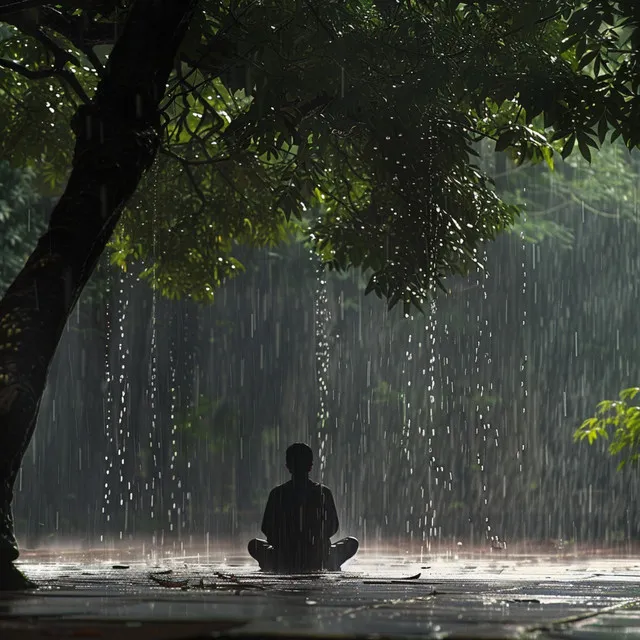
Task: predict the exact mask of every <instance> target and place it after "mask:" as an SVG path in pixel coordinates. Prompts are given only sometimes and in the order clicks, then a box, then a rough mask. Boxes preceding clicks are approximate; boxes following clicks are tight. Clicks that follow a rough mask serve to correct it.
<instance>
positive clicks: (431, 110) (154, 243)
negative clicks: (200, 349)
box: [0, 0, 640, 306]
mask: <svg viewBox="0 0 640 640" xmlns="http://www.w3.org/2000/svg"><path fill="white" fill-rule="evenodd" d="M24 6H25V7H26V8H25V9H24V10H20V7H21V5H20V3H18V4H17V5H11V7H10V8H8V9H2V10H1V11H2V13H1V14H0V18H1V19H2V20H4V21H5V24H6V26H4V27H3V30H2V32H1V33H0V68H2V69H3V70H4V71H3V72H2V75H1V76H0V104H1V105H2V107H3V108H2V116H1V118H0V131H2V133H3V135H2V136H1V140H2V142H0V145H1V146H0V148H1V150H2V151H1V152H2V155H3V157H7V158H10V159H11V160H12V162H14V163H15V164H18V165H22V166H36V165H38V166H39V167H41V168H42V170H43V175H44V176H45V177H46V180H47V181H48V184H49V186H50V187H51V188H52V189H57V188H59V187H60V186H61V185H62V184H63V183H64V181H65V178H66V175H67V170H68V167H69V163H70V157H71V150H72V143H73V137H72V134H71V130H70V128H69V126H68V121H69V119H70V117H71V114H72V113H73V112H74V111H75V109H76V107H77V105H78V104H79V103H82V102H85V101H87V100H88V99H89V98H90V96H91V95H92V92H93V90H94V88H95V86H96V83H97V80H98V79H99V77H100V76H101V74H102V73H103V72H104V65H105V64H108V54H109V51H110V47H111V45H112V44H113V42H114V40H115V38H117V34H118V30H119V28H120V25H121V24H122V22H123V20H124V19H125V18H126V14H127V11H128V6H129V3H119V2H118V3H117V2H112V1H110V0H104V1H102V2H100V3H94V4H92V5H91V8H87V5H86V3H80V2H77V1H76V2H74V1H73V0H67V1H65V2H61V3H55V4H41V3H30V2H28V3H26V4H25V5H24ZM200 7H201V8H200V11H199V13H198V14H197V16H196V18H195V19H194V21H193V23H192V25H191V28H190V31H189V33H188V35H187V37H186V38H185V40H184V42H183V45H182V47H181V50H180V53H179V57H178V59H177V60H176V64H175V72H174V73H173V75H172V77H171V79H170V82H169V86H168V88H167V93H166V96H165V100H164V103H163V116H164V128H163V148H162V153H161V156H160V158H159V159H158V161H157V163H156V166H155V168H154V170H153V171H152V172H150V173H149V174H148V176H147V179H146V182H145V184H144V185H143V187H142V188H141V189H140V190H139V192H138V194H137V196H136V198H135V199H134V201H133V202H130V204H129V207H128V210H127V212H126V214H125V216H124V218H123V220H122V223H121V225H120V226H119V228H118V230H117V232H116V234H115V237H114V239H113V243H112V249H113V253H112V257H113V261H114V262H116V263H117V264H119V265H120V266H122V267H126V265H127V264H128V263H129V262H131V261H132V260H140V261H143V264H144V267H145V271H144V275H145V276H146V277H148V278H149V279H150V281H151V282H152V283H153V284H154V285H156V286H158V287H160V288H161V290H162V291H163V292H164V293H165V294H167V295H170V296H179V295H183V294H187V295H190V296H192V297H193V298H196V299H209V298H211V296H212V295H213V292H214V290H215V288H216V287H217V286H218V285H219V284H220V283H221V282H222V281H223V280H224V279H225V278H227V277H229V276H231V275H233V274H234V273H237V272H238V271H239V270H241V268H242V265H241V264H240V263H239V261H238V260H237V258H236V257H235V250H234V247H235V246H236V245H237V244H238V243H244V244H251V245H257V246H262V245H273V244H276V243H278V242H280V241H282V240H283V239H284V238H286V237H287V235H288V233H289V231H290V229H291V226H292V225H295V226H298V227H301V228H302V229H304V231H305V233H306V234H307V236H308V238H309V239H310V241H311V242H312V244H313V246H314V247H315V248H316V250H317V251H318V252H319V253H320V255H321V256H322V258H323V260H324V261H325V263H326V264H327V265H328V266H329V267H330V268H333V269H337V270H346V269H348V268H350V267H354V266H355V267H362V268H363V269H364V270H366V271H367V272H368V273H369V286H368V287H367V292H369V291H374V292H375V293H376V294H378V295H379V296H381V297H385V298H386V299H387V300H388V302H389V305H390V306H393V305H394V304H396V303H397V302H400V301H403V302H405V303H415V304H419V303H420V300H422V299H423V298H424V297H425V296H426V295H428V294H429V293H430V292H432V291H433V289H434V287H435V286H436V285H440V286H442V280H443V278H445V277H446V276H447V275H450V274H452V273H453V274H455V273H465V272H467V271H468V270H469V269H470V268H471V267H473V266H475V265H478V260H477V249H478V247H479V246H480V245H481V244H482V243H483V242H485V241H487V240H489V239H491V238H493V237H495V235H496V234H497V233H499V232H500V231H501V230H503V229H505V228H507V227H508V226H509V225H510V224H511V223H512V222H513V220H514V216H515V215H516V212H517V210H516V208H515V207H514V206H512V205H510V204H507V203H505V202H503V201H502V200H501V199H500V198H499V197H498V196H497V195H496V192H495V190H494V188H493V185H492V184H491V181H490V180H489V178H488V176H487V175H486V174H485V173H484V172H483V171H482V170H481V169H480V168H479V167H478V163H477V160H476V153H477V152H476V146H477V143H478V142H479V141H481V140H491V141H494V142H495V149H496V150H497V151H508V152H509V153H511V154H512V156H513V158H514V159H515V160H516V161H517V162H518V163H524V162H529V161H533V162H538V161H546V162H547V163H548V164H549V165H550V166H552V165H553V155H554V150H555V151H561V153H562V155H563V156H568V154H569V153H570V152H571V151H572V150H573V148H574V147H576V146H577V148H578V150H579V151H580V153H581V154H582V155H583V156H584V157H585V158H586V159H587V160H589V159H590V158H591V153H592V152H591V150H592V149H595V148H597V147H598V146H599V145H600V144H601V143H602V142H603V141H604V140H605V139H606V138H607V135H609V132H611V138H617V137H621V138H622V139H623V140H624V143H625V144H626V145H627V146H629V147H633V146H635V145H636V144H637V143H638V139H637V136H638V135H640V134H638V131H640V127H639V126H637V119H638V113H640V111H639V110H638V109H639V107H638V98H637V96H636V95H635V94H636V93H637V92H636V88H637V86H638V81H637V76H638V74H637V71H638V54H637V47H636V40H637V39H638V37H640V36H639V35H638V34H640V31H639V30H638V25H639V24H640V17H639V16H638V10H637V8H636V5H635V3H634V2H633V1H632V0H628V1H627V2H612V1H606V0H601V1H598V2H589V3H584V2H578V1H576V0H573V1H572V0H519V1H517V2H516V1H515V0H514V1H507V2H505V1H500V2H498V1H495V2H491V1H488V0H483V1H476V2H466V3H460V2H452V1H451V0H422V1H418V0H406V1H403V2H383V1H373V0H349V1H348V2H338V1H331V0H330V1H327V0H323V1H322V2H320V1H319V0H261V1H256V0H226V1H225V2H217V1H216V2H214V1H213V0H203V1H202V3H201V5H200ZM131 62H132V64H135V61H131Z"/></svg>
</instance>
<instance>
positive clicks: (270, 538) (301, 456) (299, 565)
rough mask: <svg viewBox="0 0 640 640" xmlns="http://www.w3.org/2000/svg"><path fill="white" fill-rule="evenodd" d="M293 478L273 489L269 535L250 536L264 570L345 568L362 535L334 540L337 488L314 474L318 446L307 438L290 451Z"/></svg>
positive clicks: (267, 521)
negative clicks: (314, 449) (312, 445)
mask: <svg viewBox="0 0 640 640" xmlns="http://www.w3.org/2000/svg"><path fill="white" fill-rule="evenodd" d="M286 464H287V469H288V470H289V472H290V473H291V480H289V482H285V483H284V484H281V485H279V486H277V487H275V488H274V489H272V491H271V493H270V494H269V499H268V500H267V506H266V508H265V511H264V517H263V519H262V532H263V533H264V534H265V535H266V536H267V539H266V540H260V539H253V540H251V541H250V542H249V553H250V555H251V556H252V557H253V558H254V559H255V560H257V561H258V563H259V564H260V568H261V569H262V570H263V571H275V572H281V573H297V572H306V571H319V570H322V569H326V570H329V571H339V570H340V567H341V565H342V563H343V562H345V561H346V560H348V559H349V558H351V557H352V556H354V555H355V554H356V551H357V550H358V541H357V540H356V538H352V537H347V538H343V539H342V540H339V541H337V542H336V543H335V544H332V543H331V536H333V535H334V534H335V533H336V532H337V531H338V514H337V513H336V507H335V504H334V502H333V495H332V494H331V491H330V490H329V489H328V488H327V487H325V486H323V485H321V484H318V483H317V482H313V481H312V480H310V479H309V473H310V471H311V467H312V466H313V452H312V451H311V449H310V448H309V447H308V446H307V445H306V444H303V443H301V442H296V443H295V444H292V445H291V446H290V447H289V448H288V449H287V453H286Z"/></svg>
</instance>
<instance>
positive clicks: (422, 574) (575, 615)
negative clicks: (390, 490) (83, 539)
mask: <svg viewBox="0 0 640 640" xmlns="http://www.w3.org/2000/svg"><path fill="white" fill-rule="evenodd" d="M134 555H135V552H134V551H131V552H129V553H126V552H124V553H123V552H122V551H120V552H118V553H113V554H111V555H109V554H106V555H105V554H104V552H103V553H101V554H98V553H97V552H96V553H93V552H90V551H87V552H83V553H82V554H79V553H68V552H55V553H50V554H49V555H47V556H44V555H43V554H26V559H25V560H24V563H23V566H22V568H23V569H24V571H25V573H27V574H28V575H29V577H30V578H32V579H34V580H36V581H37V582H38V583H39V584H40V585H41V587H40V588H39V589H38V590H37V591H33V592H26V593H13V594H3V595H1V596H0V637H1V638H2V639H3V640H5V639H6V638H12V637H20V638H31V637H34V638H35V637H45V636H46V637H70V636H73V637H95V638H98V637H105V638H106V637H113V636H118V638H119V640H126V638H129V637H131V638H134V637H135V638H136V640H142V639H143V638H204V637H211V634H216V635H218V636H219V637H220V636H227V635H228V636H234V637H238V638H242V637H245V638H246V637H252V638H253V637H264V636H265V635H271V636H287V637H303V636H304V637H319V636H320V637H322V636H331V637H336V636H341V637H345V636H347V637H365V636H367V637H370V636H372V635H375V636H377V637H389V638H395V637H408V636H412V637H418V636H419V637H422V638H448V637H452V638H453V637H456V638H480V637H482V638H520V637H536V638H552V637H553V638H591V637H598V638H600V637H619V636H620V635H622V634H625V635H626V636H627V637H628V636H629V635H631V636H634V635H636V636H638V637H640V558H637V557H633V558H595V557H594V558H584V557H582V558H570V557H558V556H546V557H545V556H513V555H502V554H500V553H494V554H479V555H473V554H471V555H469V556H467V557H462V556H455V555H452V554H449V555H445V556H431V557H428V556H423V557H422V558H417V557H415V556H408V555H397V554H396V555H394V554H382V553H374V552H366V551H365V552H364V553H362V554H359V557H357V558H356V559H355V560H353V561H352V562H351V563H349V564H347V565H346V566H345V568H344V570H343V571H342V572H341V573H337V574H322V575H306V576H275V575H267V574H262V573H260V572H259V571H257V569H256V568H255V565H252V564H249V563H248V562H246V559H245V556H243V555H237V554H232V553H226V554H223V553H221V554H219V555H218V556H216V557H211V556H209V557H208V560H209V561H205V558H203V554H198V553H194V554H192V555H188V554H185V553H183V554H180V557H168V556H164V557H162V558H160V557H159V555H155V556H153V555H150V554H145V556H144V557H146V560H145V561H140V560H139V558H140V557H141V554H140V553H139V552H138V554H137V557H138V560H136V558H135V557H134Z"/></svg>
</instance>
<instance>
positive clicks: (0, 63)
mask: <svg viewBox="0 0 640 640" xmlns="http://www.w3.org/2000/svg"><path fill="white" fill-rule="evenodd" d="M0 67H4V68H5V69H10V70H11V71H13V72H15V73H18V74H20V75H21V76H23V77H25V78H29V79H30V80H42V79H44V78H59V79H62V80H65V81H66V82H67V83H68V84H69V86H70V87H71V88H72V89H73V90H74V91H75V93H76V94H77V95H78V97H79V98H80V99H81V100H82V102H84V103H85V104H89V102H91V99H90V98H89V96H88V95H87V93H86V91H85V90H84V89H83V88H82V85H81V84H80V82H78V79H77V78H76V77H75V76H74V75H73V73H71V72H70V71H69V70H67V69H53V68H47V69H28V68H27V67H24V66H22V65H21V64H18V63H17V62H14V61H13V60H5V59H4V58H0Z"/></svg>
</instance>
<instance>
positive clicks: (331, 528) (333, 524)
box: [324, 487, 340, 538]
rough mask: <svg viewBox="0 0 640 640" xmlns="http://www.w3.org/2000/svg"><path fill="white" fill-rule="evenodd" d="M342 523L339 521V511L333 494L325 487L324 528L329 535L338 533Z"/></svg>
mask: <svg viewBox="0 0 640 640" xmlns="http://www.w3.org/2000/svg"><path fill="white" fill-rule="evenodd" d="M339 526H340V523H339V522H338V512H337V511H336V505H335V502H334V501H333V494H332V493H331V491H330V490H329V489H327V488H326V487H325V488H324V530H325V533H326V534H327V536H328V537H329V538H330V537H331V536H333V535H335V534H336V533H338V528H339Z"/></svg>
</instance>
